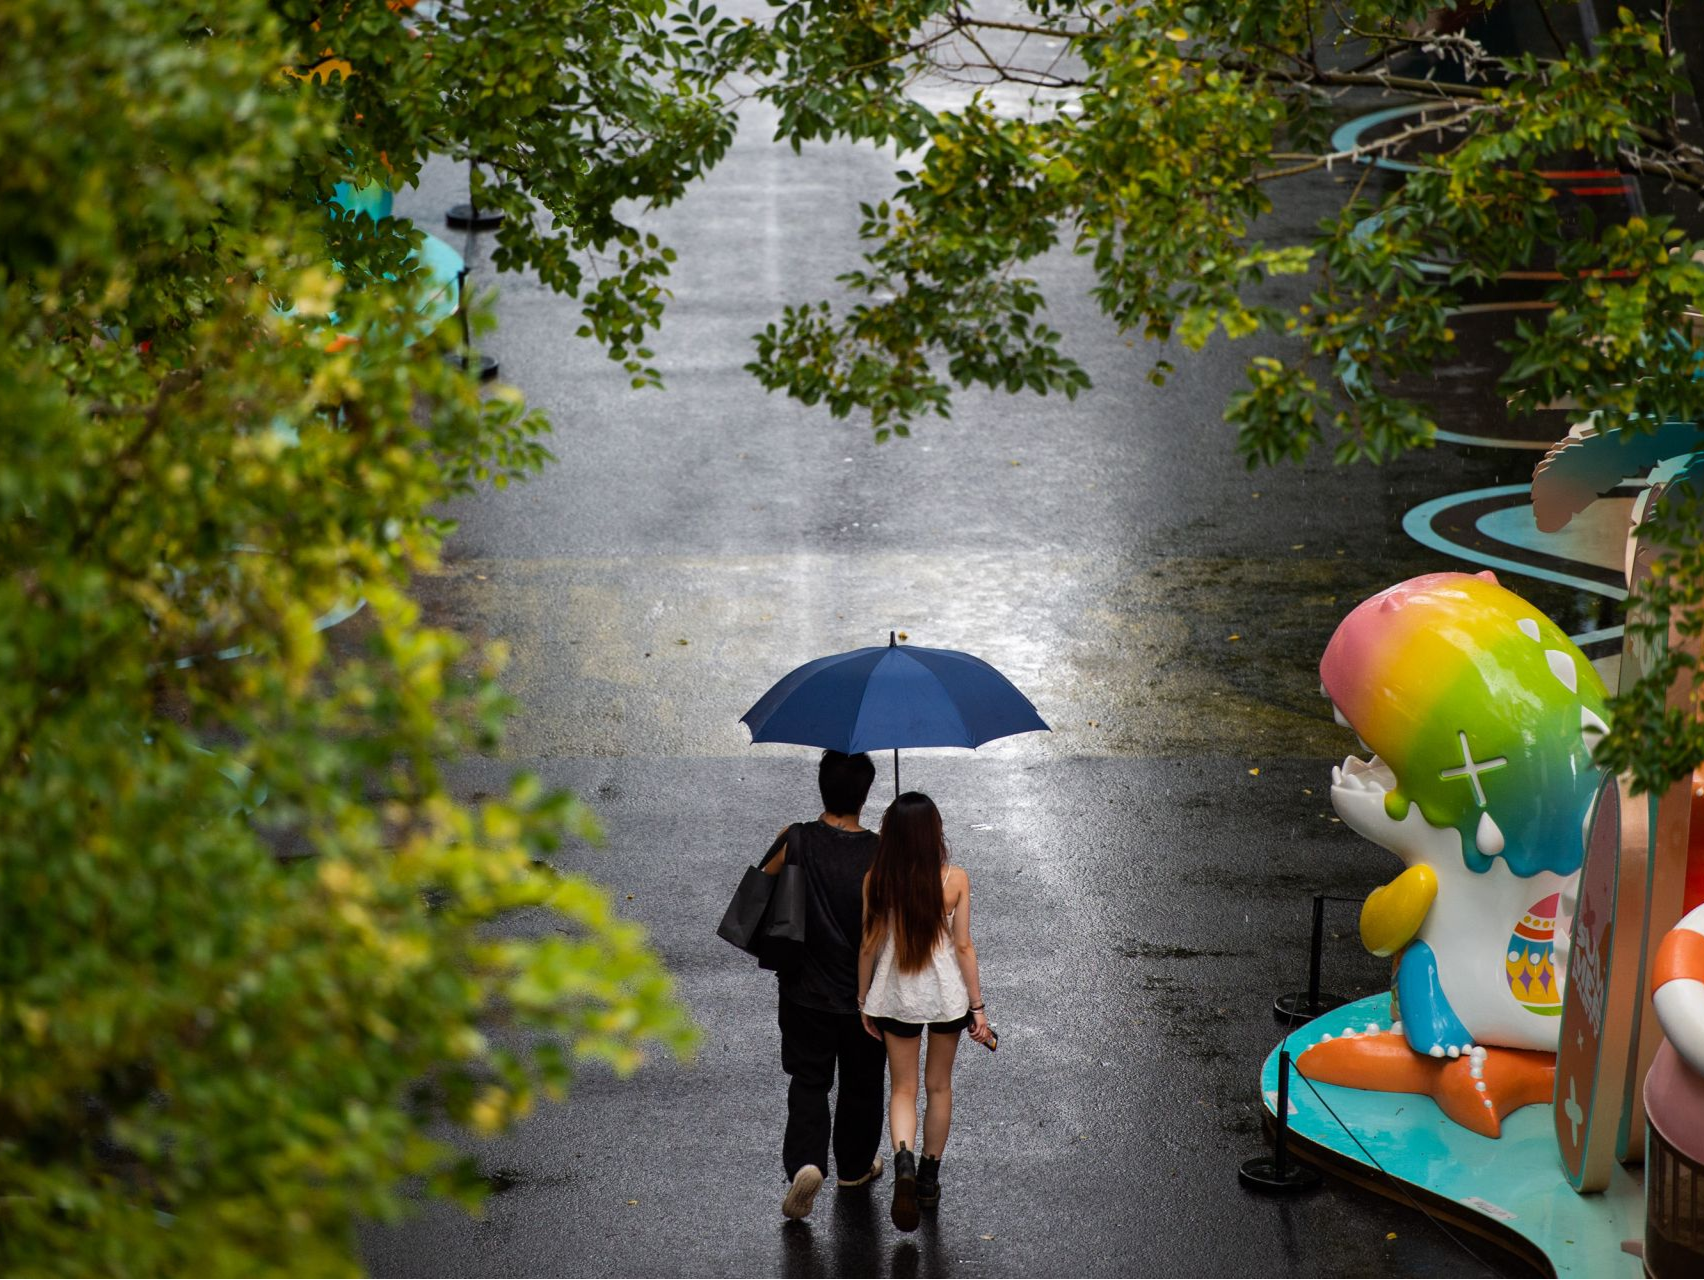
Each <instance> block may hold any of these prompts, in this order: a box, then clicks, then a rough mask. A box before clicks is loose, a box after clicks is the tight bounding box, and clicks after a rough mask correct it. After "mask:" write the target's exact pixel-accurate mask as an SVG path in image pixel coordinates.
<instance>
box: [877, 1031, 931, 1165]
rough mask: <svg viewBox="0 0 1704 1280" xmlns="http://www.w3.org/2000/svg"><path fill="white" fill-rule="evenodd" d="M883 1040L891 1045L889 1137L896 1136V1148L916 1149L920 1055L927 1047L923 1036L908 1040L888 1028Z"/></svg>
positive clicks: (889, 1062) (889, 1057)
mask: <svg viewBox="0 0 1704 1280" xmlns="http://www.w3.org/2000/svg"><path fill="white" fill-rule="evenodd" d="M882 1043H884V1044H885V1045H887V1055H888V1136H889V1137H891V1138H892V1139H893V1149H894V1150H895V1151H898V1150H899V1149H900V1148H901V1147H910V1148H911V1150H913V1151H916V1150H917V1055H918V1051H919V1050H921V1049H922V1047H923V1037H922V1036H912V1037H911V1038H910V1039H906V1038H905V1037H904V1036H896V1035H894V1034H892V1033H891V1032H887V1031H884V1032H883V1033H882ZM930 1052H931V1053H932V1052H933V1050H932V1049H931V1050H930Z"/></svg>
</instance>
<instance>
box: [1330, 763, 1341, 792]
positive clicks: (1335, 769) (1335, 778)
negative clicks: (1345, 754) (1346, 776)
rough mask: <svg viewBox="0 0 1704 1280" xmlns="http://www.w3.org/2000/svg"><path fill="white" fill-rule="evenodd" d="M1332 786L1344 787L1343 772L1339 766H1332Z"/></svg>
mask: <svg viewBox="0 0 1704 1280" xmlns="http://www.w3.org/2000/svg"><path fill="white" fill-rule="evenodd" d="M1331 785H1332V786H1334V787H1341V786H1342V785H1343V770H1342V769H1341V768H1340V767H1339V766H1337V765H1332V766H1331Z"/></svg>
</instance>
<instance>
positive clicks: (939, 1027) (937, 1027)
mask: <svg viewBox="0 0 1704 1280" xmlns="http://www.w3.org/2000/svg"><path fill="white" fill-rule="evenodd" d="M870 1021H871V1022H873V1023H875V1024H876V1029H877V1030H879V1031H885V1032H887V1033H888V1034H889V1035H890V1036H898V1037H899V1038H900V1039H901V1040H915V1039H917V1037H918V1036H920V1035H922V1034H923V1028H924V1026H925V1025H927V1026H928V1028H929V1031H930V1033H931V1034H933V1035H938V1036H956V1035H957V1034H958V1033H959V1032H961V1031H963V1030H964V1029H965V1028H966V1027H968V1026H969V1025H970V1011H969V1010H966V1011H965V1015H964V1017H962V1018H954V1019H953V1020H952V1021H951V1022H931V1023H928V1024H924V1023H921V1022H901V1021H900V1020H899V1019H898V1018H876V1017H872V1018H871V1019H870Z"/></svg>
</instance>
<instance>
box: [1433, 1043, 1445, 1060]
mask: <svg viewBox="0 0 1704 1280" xmlns="http://www.w3.org/2000/svg"><path fill="white" fill-rule="evenodd" d="M1432 1056H1433V1057H1434V1058H1441V1057H1443V1056H1444V1046H1443V1045H1441V1044H1435V1045H1433V1046H1432Z"/></svg>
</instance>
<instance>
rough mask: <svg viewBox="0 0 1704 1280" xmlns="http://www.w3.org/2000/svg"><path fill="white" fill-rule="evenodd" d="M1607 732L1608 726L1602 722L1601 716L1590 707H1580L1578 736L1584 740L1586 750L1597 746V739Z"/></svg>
mask: <svg viewBox="0 0 1704 1280" xmlns="http://www.w3.org/2000/svg"><path fill="white" fill-rule="evenodd" d="M1608 732H1609V726H1608V725H1607V724H1605V723H1604V722H1603V717H1602V716H1600V715H1598V714H1597V713H1596V712H1594V711H1593V710H1592V709H1591V708H1590V707H1581V708H1580V736H1581V737H1582V738H1584V739H1585V740H1586V750H1588V751H1591V750H1594V749H1595V748H1596V747H1597V744H1598V739H1599V738H1601V737H1603V735H1604V734H1606V733H1608Z"/></svg>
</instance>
